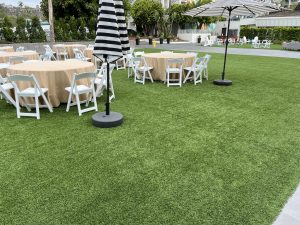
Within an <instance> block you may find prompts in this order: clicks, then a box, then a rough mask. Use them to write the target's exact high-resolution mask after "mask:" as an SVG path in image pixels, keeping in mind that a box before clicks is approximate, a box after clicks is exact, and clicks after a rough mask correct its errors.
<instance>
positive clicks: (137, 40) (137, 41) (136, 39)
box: [135, 35, 140, 45]
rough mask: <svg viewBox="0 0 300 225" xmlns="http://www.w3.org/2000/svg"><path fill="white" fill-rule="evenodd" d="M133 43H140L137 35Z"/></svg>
mask: <svg viewBox="0 0 300 225" xmlns="http://www.w3.org/2000/svg"><path fill="white" fill-rule="evenodd" d="M135 44H136V45H140V36H138V35H137V36H136V37H135Z"/></svg>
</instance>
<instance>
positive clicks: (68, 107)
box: [66, 88, 73, 112]
mask: <svg viewBox="0 0 300 225" xmlns="http://www.w3.org/2000/svg"><path fill="white" fill-rule="evenodd" d="M72 95H73V89H72V88H71V90H70V93H69V98H68V104H67V109H66V112H69V110H70V105H71V100H72Z"/></svg>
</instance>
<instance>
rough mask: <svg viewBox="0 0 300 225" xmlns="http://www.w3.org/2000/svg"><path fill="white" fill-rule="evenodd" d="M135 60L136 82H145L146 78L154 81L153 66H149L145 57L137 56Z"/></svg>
mask: <svg viewBox="0 0 300 225" xmlns="http://www.w3.org/2000/svg"><path fill="white" fill-rule="evenodd" d="M132 60H133V71H134V83H141V84H145V80H146V79H147V80H150V81H151V82H152V83H153V78H152V75H151V70H152V69H153V67H151V66H148V64H147V62H146V60H145V58H138V57H135V58H133V59H132Z"/></svg>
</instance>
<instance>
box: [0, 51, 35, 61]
mask: <svg viewBox="0 0 300 225" xmlns="http://www.w3.org/2000/svg"><path fill="white" fill-rule="evenodd" d="M12 56H22V57H24V58H26V59H27V60H37V59H40V57H39V54H38V53H37V52H36V51H24V52H5V53H2V54H0V63H8V62H9V57H12Z"/></svg>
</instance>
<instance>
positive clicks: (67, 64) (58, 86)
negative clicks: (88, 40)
mask: <svg viewBox="0 0 300 225" xmlns="http://www.w3.org/2000/svg"><path fill="white" fill-rule="evenodd" d="M84 72H95V66H94V64H93V63H90V62H83V61H79V60H76V59H72V60H66V61H39V62H27V63H21V64H17V65H13V66H10V67H9V68H8V73H9V74H24V75H31V74H33V75H35V77H36V78H37V80H38V81H39V83H40V86H41V87H44V88H48V93H47V95H48V99H49V101H50V103H51V104H52V106H54V107H58V106H59V105H60V103H67V101H68V92H67V91H65V88H66V87H70V86H71V84H72V80H73V76H74V74H75V73H84ZM77 84H85V85H88V84H89V80H83V81H81V82H78V83H77ZM19 85H20V87H21V89H22V90H23V89H25V88H28V87H29V86H30V84H26V83H24V82H22V83H20V84H19Z"/></svg>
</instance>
